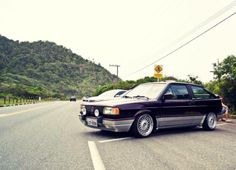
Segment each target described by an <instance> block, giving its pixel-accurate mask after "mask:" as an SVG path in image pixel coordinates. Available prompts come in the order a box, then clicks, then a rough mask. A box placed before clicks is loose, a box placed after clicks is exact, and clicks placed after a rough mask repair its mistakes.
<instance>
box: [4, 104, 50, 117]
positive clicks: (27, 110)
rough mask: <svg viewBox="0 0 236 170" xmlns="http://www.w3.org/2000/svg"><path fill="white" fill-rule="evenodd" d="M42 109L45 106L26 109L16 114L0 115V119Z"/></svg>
mask: <svg viewBox="0 0 236 170" xmlns="http://www.w3.org/2000/svg"><path fill="white" fill-rule="evenodd" d="M47 106H48V105H47ZM43 107H46V106H45V105H44V106H38V107H34V108H31V109H26V110H21V111H17V112H12V113H5V114H0V117H7V116H12V115H16V114H20V113H25V112H29V111H33V110H37V109H40V108H43Z"/></svg>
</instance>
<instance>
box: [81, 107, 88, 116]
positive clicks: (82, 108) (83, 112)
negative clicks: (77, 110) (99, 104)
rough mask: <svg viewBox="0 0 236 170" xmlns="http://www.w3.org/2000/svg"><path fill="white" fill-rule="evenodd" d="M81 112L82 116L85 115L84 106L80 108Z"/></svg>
mask: <svg viewBox="0 0 236 170" xmlns="http://www.w3.org/2000/svg"><path fill="white" fill-rule="evenodd" d="M81 112H82V114H83V115H86V114H87V110H86V108H85V106H81Z"/></svg>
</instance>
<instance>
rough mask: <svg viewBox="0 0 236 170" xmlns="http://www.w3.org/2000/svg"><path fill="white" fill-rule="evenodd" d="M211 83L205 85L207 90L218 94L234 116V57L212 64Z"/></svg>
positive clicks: (235, 59) (235, 62)
mask: <svg viewBox="0 0 236 170" xmlns="http://www.w3.org/2000/svg"><path fill="white" fill-rule="evenodd" d="M213 67H214V69H213V74H214V75H215V78H214V80H213V81H211V82H209V83H207V84H206V86H207V87H208V89H209V90H211V91H213V92H214V93H216V94H219V95H220V96H221V97H222V98H223V102H224V103H225V104H227V105H228V106H229V108H230V110H231V112H232V113H234V114H236V57H235V56H233V55H231V56H228V57H227V58H225V59H224V60H223V61H222V62H220V63H214V64H213Z"/></svg>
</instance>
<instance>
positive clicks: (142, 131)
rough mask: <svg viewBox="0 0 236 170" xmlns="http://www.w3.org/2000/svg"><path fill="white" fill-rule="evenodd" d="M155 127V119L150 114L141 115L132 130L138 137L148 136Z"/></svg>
mask: <svg viewBox="0 0 236 170" xmlns="http://www.w3.org/2000/svg"><path fill="white" fill-rule="evenodd" d="M153 129H154V121H153V118H152V116H151V115H150V114H147V113H145V114H142V115H139V116H138V117H137V118H136V119H135V121H134V124H133V127H132V131H133V134H134V135H135V136H136V137H148V136H150V134H151V133H152V131H153Z"/></svg>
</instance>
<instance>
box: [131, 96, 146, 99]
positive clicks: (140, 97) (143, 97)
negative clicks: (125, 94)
mask: <svg viewBox="0 0 236 170" xmlns="http://www.w3.org/2000/svg"><path fill="white" fill-rule="evenodd" d="M133 98H146V99H149V97H147V96H140V95H137V96H133Z"/></svg>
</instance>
